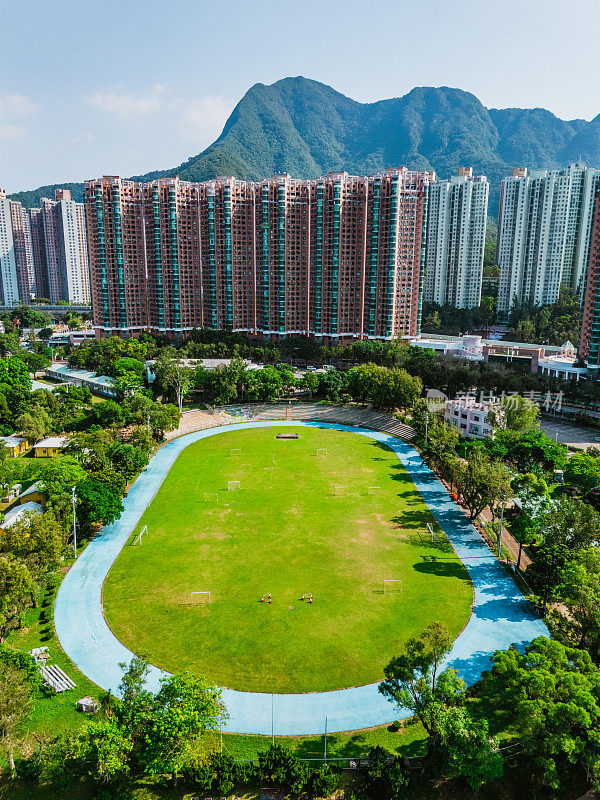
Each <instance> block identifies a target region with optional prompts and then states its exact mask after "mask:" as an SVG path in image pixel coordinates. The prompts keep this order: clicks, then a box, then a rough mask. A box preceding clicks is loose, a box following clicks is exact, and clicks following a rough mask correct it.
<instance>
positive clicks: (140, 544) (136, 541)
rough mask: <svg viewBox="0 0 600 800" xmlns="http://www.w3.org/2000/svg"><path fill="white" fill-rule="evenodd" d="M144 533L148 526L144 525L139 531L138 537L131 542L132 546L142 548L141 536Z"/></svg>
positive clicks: (146, 531)
mask: <svg viewBox="0 0 600 800" xmlns="http://www.w3.org/2000/svg"><path fill="white" fill-rule="evenodd" d="M145 533H148V526H147V525H144V527H143V528H142V530H141V531H140V532H139V533H138V535H137V536H136V537H135V539H134V540H133V544H134V545H136V544H139V546H140V547H141V546H142V536H143V535H144V534H145Z"/></svg>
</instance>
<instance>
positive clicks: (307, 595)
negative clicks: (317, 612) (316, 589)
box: [300, 592, 313, 603]
mask: <svg viewBox="0 0 600 800" xmlns="http://www.w3.org/2000/svg"><path fill="white" fill-rule="evenodd" d="M300 600H306V602H307V603H312V601H313V596H312V592H305V593H304V594H303V595H302V597H301V598H300Z"/></svg>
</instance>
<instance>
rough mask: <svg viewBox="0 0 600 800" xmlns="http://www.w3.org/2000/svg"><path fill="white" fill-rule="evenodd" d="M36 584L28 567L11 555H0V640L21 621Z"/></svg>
mask: <svg viewBox="0 0 600 800" xmlns="http://www.w3.org/2000/svg"><path fill="white" fill-rule="evenodd" d="M37 589H38V587H37V585H36V583H35V581H34V580H33V577H32V575H31V572H30V571H29V569H28V567H27V566H26V565H25V564H23V563H22V562H21V561H19V559H17V558H15V557H14V556H13V555H11V554H8V555H0V640H4V638H5V637H6V634H7V633H8V631H9V630H10V629H11V628H14V627H17V626H18V625H20V623H21V618H22V616H23V613H24V611H25V609H26V608H27V607H28V606H30V605H31V603H32V598H33V597H34V596H35V594H36V592H37Z"/></svg>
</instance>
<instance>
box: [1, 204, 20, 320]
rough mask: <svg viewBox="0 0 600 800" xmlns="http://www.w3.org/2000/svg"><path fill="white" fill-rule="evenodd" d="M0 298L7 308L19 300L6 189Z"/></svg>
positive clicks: (2, 223) (2, 209)
mask: <svg viewBox="0 0 600 800" xmlns="http://www.w3.org/2000/svg"><path fill="white" fill-rule="evenodd" d="M0 296H1V297H0V299H1V301H2V304H3V305H7V306H11V305H12V304H13V303H14V302H15V301H17V300H18V299H19V282H18V278H17V258H16V255H15V244H14V239H13V231H12V217H11V213H10V200H7V198H6V191H5V190H4V189H0Z"/></svg>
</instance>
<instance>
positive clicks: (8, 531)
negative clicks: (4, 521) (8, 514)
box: [0, 511, 64, 585]
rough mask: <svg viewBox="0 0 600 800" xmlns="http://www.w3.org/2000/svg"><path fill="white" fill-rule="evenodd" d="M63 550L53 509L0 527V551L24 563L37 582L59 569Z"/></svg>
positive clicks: (43, 582)
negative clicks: (5, 526) (6, 526)
mask: <svg viewBox="0 0 600 800" xmlns="http://www.w3.org/2000/svg"><path fill="white" fill-rule="evenodd" d="M63 552H64V539H63V533H62V528H61V526H60V524H59V523H58V521H57V519H56V517H55V516H54V514H53V513H52V511H47V512H46V513H45V514H31V515H28V516H26V517H23V518H21V519H19V520H17V521H16V522H15V523H14V524H13V525H11V526H10V527H9V528H3V529H1V530H0V553H2V554H6V555H9V554H11V555H12V556H14V557H15V558H18V559H19V560H20V561H21V562H22V563H23V564H25V565H26V566H27V568H28V570H29V572H30V574H31V576H32V578H33V580H34V581H35V583H36V584H37V585H43V584H45V583H46V582H47V580H48V576H49V573H51V572H55V571H56V570H57V569H59V567H60V565H61V563H62V556H63Z"/></svg>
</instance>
